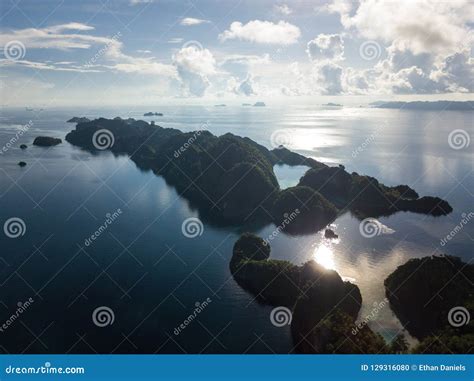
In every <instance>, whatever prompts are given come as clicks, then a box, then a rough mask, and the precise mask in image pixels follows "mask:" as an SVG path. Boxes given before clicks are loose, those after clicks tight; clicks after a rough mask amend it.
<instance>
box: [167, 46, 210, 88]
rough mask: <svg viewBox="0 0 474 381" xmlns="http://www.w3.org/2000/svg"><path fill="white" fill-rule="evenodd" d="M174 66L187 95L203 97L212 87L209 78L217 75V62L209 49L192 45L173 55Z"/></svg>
mask: <svg viewBox="0 0 474 381" xmlns="http://www.w3.org/2000/svg"><path fill="white" fill-rule="evenodd" d="M173 65H174V66H175V67H176V70H177V74H178V77H179V79H180V81H181V84H182V89H183V91H184V94H185V95H192V96H199V97H200V96H203V95H204V94H205V92H206V90H207V88H208V87H209V86H210V84H211V82H210V80H209V76H211V75H214V74H216V60H215V58H214V56H213V55H212V53H211V52H210V51H209V50H207V49H199V48H198V47H196V46H194V45H191V46H187V47H184V48H181V49H180V50H179V51H178V52H177V53H176V54H174V55H173Z"/></svg>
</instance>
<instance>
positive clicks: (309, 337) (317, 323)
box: [230, 233, 390, 353]
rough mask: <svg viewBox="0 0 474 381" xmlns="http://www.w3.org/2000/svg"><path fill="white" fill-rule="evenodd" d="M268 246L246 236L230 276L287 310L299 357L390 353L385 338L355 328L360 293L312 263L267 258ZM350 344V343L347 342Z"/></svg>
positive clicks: (235, 252)
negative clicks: (312, 354)
mask: <svg viewBox="0 0 474 381" xmlns="http://www.w3.org/2000/svg"><path fill="white" fill-rule="evenodd" d="M270 251H271V248H270V245H269V244H268V243H267V242H266V241H264V240H263V239H262V238H260V237H258V236H256V235H254V234H251V233H244V234H243V235H242V236H241V237H240V238H239V239H238V240H237V242H236V243H235V245H234V248H233V254H232V258H231V261H230V271H231V273H232V275H233V277H234V279H235V280H236V282H237V283H238V284H239V285H240V286H241V287H242V288H244V289H245V290H247V291H248V292H249V293H251V294H252V295H253V296H254V297H255V298H256V299H257V300H259V301H260V302H261V303H263V304H268V305H271V306H275V307H280V308H281V307H282V306H283V307H286V308H287V309H288V310H289V311H290V313H291V319H288V320H289V321H290V320H291V334H292V337H293V343H294V352H296V353H389V352H390V348H389V347H388V346H387V345H386V344H385V342H384V340H383V338H382V337H381V336H380V335H378V334H376V333H374V332H373V331H372V330H371V329H370V328H369V327H368V326H367V325H365V326H363V327H361V328H360V329H358V332H357V334H356V335H354V334H353V333H351V331H352V330H353V329H354V327H355V326H356V318H357V315H358V313H359V310H360V307H361V303H362V297H361V294H360V291H359V288H358V287H357V286H356V285H354V284H352V283H350V282H345V281H343V280H342V279H341V277H340V276H339V274H338V273H337V272H336V271H333V270H327V269H325V268H323V267H322V266H321V265H319V264H317V263H316V262H314V261H309V262H306V263H305V264H303V265H301V266H295V265H293V264H291V263H290V262H288V261H281V260H275V259H269V257H270ZM348 337H349V338H350V339H351V340H348V339H347V338H348Z"/></svg>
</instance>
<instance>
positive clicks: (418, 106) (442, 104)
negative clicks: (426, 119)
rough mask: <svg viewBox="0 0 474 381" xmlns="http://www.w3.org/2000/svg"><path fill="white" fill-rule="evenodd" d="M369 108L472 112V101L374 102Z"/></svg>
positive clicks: (473, 109)
mask: <svg viewBox="0 0 474 381" xmlns="http://www.w3.org/2000/svg"><path fill="white" fill-rule="evenodd" d="M371 106H372V107H376V108H391V109H401V110H430V111H444V110H452V111H474V101H433V102H429V101H424V102H422V101H415V102H374V103H371Z"/></svg>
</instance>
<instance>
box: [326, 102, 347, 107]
mask: <svg viewBox="0 0 474 381" xmlns="http://www.w3.org/2000/svg"><path fill="white" fill-rule="evenodd" d="M323 106H327V107H342V106H343V105H341V104H340V103H332V102H329V103H325V104H323Z"/></svg>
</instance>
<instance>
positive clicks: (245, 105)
mask: <svg viewBox="0 0 474 381" xmlns="http://www.w3.org/2000/svg"><path fill="white" fill-rule="evenodd" d="M242 106H244V107H249V106H252V104H251V103H242Z"/></svg>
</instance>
